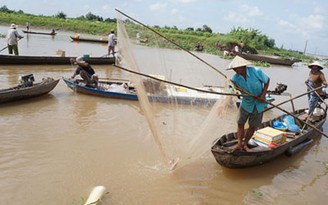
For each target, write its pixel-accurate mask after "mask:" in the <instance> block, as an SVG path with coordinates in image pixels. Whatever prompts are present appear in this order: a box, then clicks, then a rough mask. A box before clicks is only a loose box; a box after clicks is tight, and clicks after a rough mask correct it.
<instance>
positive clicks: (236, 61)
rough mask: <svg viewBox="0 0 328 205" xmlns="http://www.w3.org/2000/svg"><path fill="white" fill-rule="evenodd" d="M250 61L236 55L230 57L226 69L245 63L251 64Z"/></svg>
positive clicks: (244, 64) (241, 65) (245, 64)
mask: <svg viewBox="0 0 328 205" xmlns="http://www.w3.org/2000/svg"><path fill="white" fill-rule="evenodd" d="M251 64H252V63H251V62H249V61H248V60H245V59H244V58H242V57H240V56H236V57H235V58H234V59H232V61H231V63H230V64H229V66H228V68H227V69H226V70H231V69H234V68H239V67H244V66H247V65H251Z"/></svg>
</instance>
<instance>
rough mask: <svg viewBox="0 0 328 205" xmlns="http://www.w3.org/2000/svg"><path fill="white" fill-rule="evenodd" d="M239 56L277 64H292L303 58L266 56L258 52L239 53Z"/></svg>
mask: <svg viewBox="0 0 328 205" xmlns="http://www.w3.org/2000/svg"><path fill="white" fill-rule="evenodd" d="M237 55H238V56H240V57H242V58H244V59H246V60H253V61H262V62H267V63H271V64H275V65H286V66H291V65H293V64H294V63H296V62H300V61H301V60H297V59H294V60H292V59H280V58H278V57H274V56H264V55H258V54H246V53H237Z"/></svg>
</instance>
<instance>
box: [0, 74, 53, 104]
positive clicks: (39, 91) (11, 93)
mask: <svg viewBox="0 0 328 205" xmlns="http://www.w3.org/2000/svg"><path fill="white" fill-rule="evenodd" d="M58 82H59V79H57V80H55V79H53V78H44V79H42V81H41V82H39V83H34V84H33V85H32V86H23V85H18V86H15V87H12V88H7V89H1V90H0V103H4V102H12V101H17V100H23V99H28V98H33V97H37V96H41V95H45V94H47V93H49V92H50V91H52V90H53V89H54V88H55V87H56V85H57V84H58Z"/></svg>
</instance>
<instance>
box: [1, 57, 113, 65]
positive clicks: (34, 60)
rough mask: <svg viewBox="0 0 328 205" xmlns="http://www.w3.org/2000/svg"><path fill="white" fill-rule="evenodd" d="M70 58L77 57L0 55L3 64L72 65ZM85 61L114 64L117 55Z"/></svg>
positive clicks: (93, 63)
mask: <svg viewBox="0 0 328 205" xmlns="http://www.w3.org/2000/svg"><path fill="white" fill-rule="evenodd" d="M70 58H76V57H61V56H16V55H0V62H1V65H70V64H71V62H70ZM85 61H87V62H88V63H90V64H91V65H112V64H115V57H88V58H85Z"/></svg>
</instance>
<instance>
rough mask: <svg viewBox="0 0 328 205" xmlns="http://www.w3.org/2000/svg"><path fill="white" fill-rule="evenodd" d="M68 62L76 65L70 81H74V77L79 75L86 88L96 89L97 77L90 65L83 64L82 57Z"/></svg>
mask: <svg viewBox="0 0 328 205" xmlns="http://www.w3.org/2000/svg"><path fill="white" fill-rule="evenodd" d="M70 61H71V63H74V64H76V65H78V67H77V68H76V70H75V72H74V74H73V75H72V77H71V79H74V78H75V76H77V75H80V76H81V78H82V79H83V82H84V83H85V85H86V86H88V87H94V88H97V86H98V76H97V75H96V72H95V71H94V69H93V68H92V67H91V65H90V64H89V63H87V62H85V61H84V60H83V58H82V57H77V58H76V59H74V58H71V59H70Z"/></svg>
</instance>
